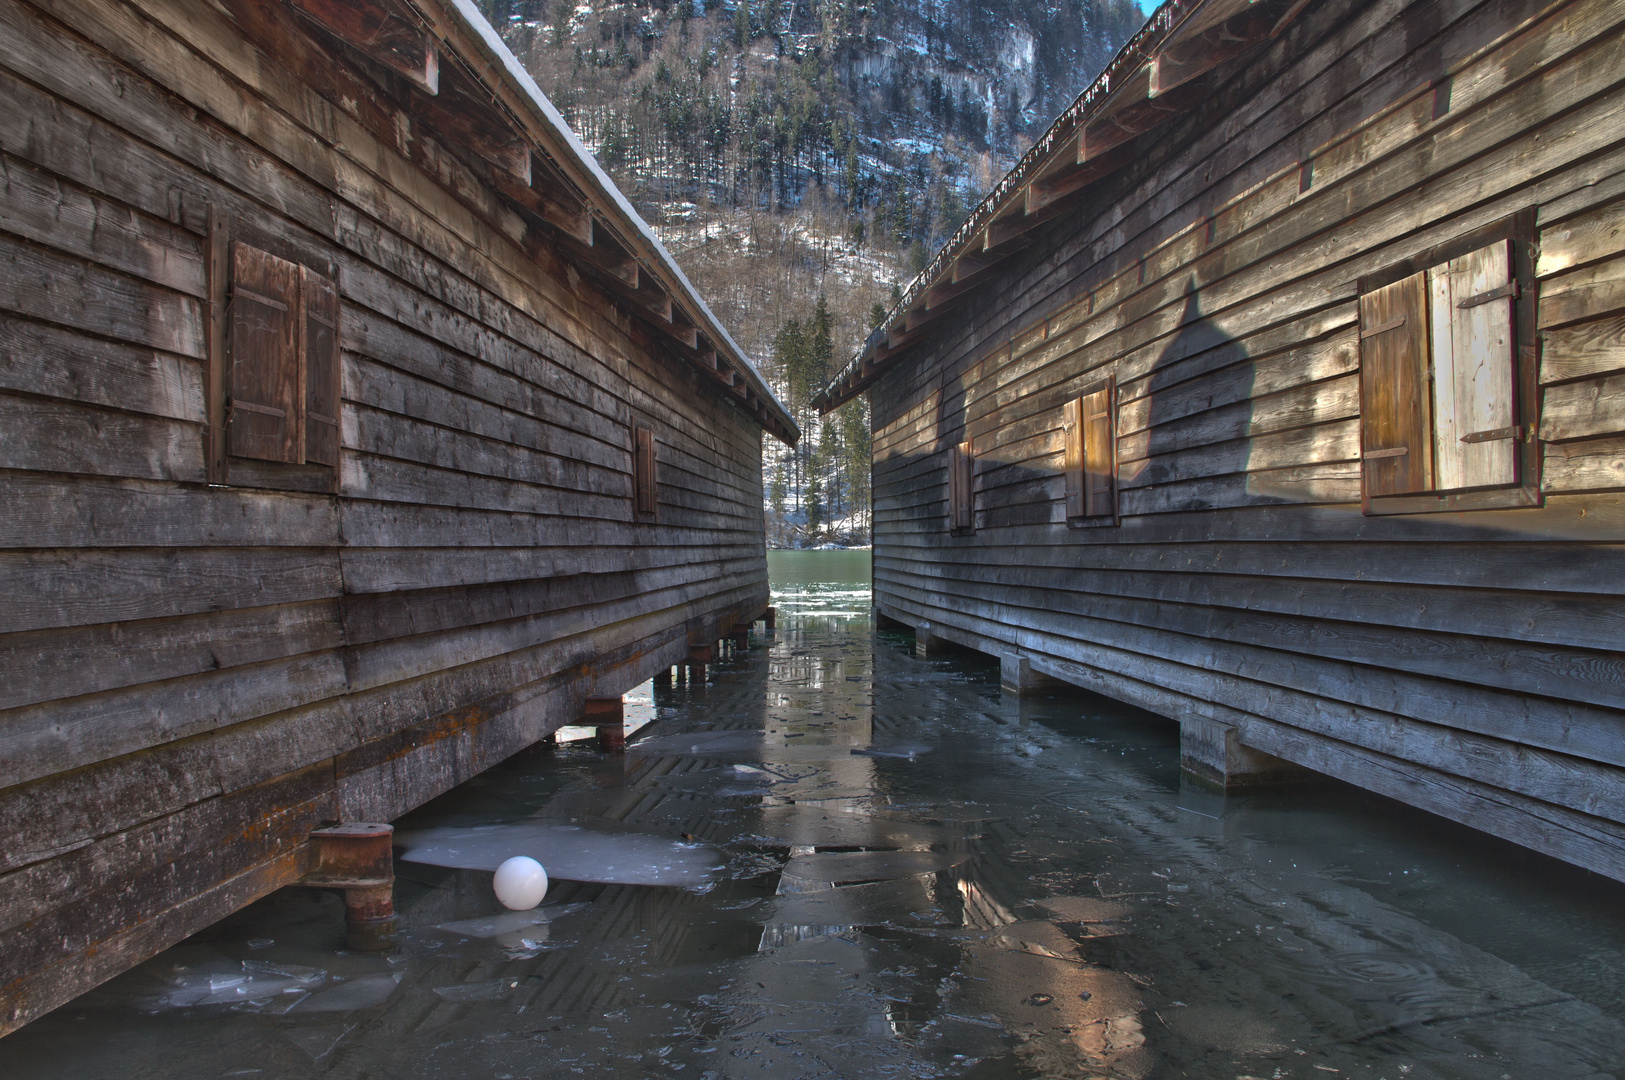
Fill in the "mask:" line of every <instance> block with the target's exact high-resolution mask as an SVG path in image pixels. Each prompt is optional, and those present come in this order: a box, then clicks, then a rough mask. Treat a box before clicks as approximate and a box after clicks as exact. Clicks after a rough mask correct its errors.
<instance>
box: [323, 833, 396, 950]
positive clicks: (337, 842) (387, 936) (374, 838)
mask: <svg viewBox="0 0 1625 1080" xmlns="http://www.w3.org/2000/svg"><path fill="white" fill-rule="evenodd" d="M394 833H395V827H394V826H393V825H384V824H379V823H376V822H365V821H352V822H346V823H345V824H343V825H334V826H332V827H331V828H327V829H317V830H316V831H315V832H313V833H311V834H310V838H311V840H312V841H313V842H314V843H315V844H316V869H314V870H312V871H311V872H310V873H309V874H307V875H306V876H305V880H304V882H303V884H306V885H311V886H315V887H318V888H324V889H343V890H344V929H345V938H346V940H347V941H348V942H349V945H350V948H352V949H356V950H358V951H365V952H376V951H378V950H381V949H388V948H390V947H391V946H392V945H393V944H394V939H395V855H394V851H393V850H392V849H391V840H392V837H393V836H394Z"/></svg>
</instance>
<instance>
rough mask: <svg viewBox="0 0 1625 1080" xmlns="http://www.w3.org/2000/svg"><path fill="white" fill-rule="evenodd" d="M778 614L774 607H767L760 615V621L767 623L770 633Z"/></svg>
mask: <svg viewBox="0 0 1625 1080" xmlns="http://www.w3.org/2000/svg"><path fill="white" fill-rule="evenodd" d="M778 614H779V613H778V610H777V609H776V608H768V609H767V611H766V612H765V613H764V614H763V615H762V621H763V622H765V623H766V624H767V629H768V631H769V632H770V633H771V632H772V630H773V628H774V626H775V625H776V624H777V622H778Z"/></svg>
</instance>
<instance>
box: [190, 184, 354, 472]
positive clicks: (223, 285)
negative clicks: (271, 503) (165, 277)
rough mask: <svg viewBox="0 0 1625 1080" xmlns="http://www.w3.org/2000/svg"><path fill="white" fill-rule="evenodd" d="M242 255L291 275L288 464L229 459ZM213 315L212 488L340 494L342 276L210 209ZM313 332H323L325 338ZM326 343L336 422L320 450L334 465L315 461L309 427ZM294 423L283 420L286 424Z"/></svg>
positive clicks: (209, 374) (324, 262)
mask: <svg viewBox="0 0 1625 1080" xmlns="http://www.w3.org/2000/svg"><path fill="white" fill-rule="evenodd" d="M239 247H241V248H245V249H249V250H251V251H254V252H258V253H260V254H263V255H267V256H271V257H273V258H275V259H278V260H281V261H283V262H285V263H289V264H291V265H292V266H293V267H294V281H293V287H292V300H293V303H292V304H290V305H289V311H288V313H287V314H288V316H289V318H290V319H291V328H292V335H293V344H292V349H293V354H292V356H291V357H290V358H289V359H288V362H289V363H291V364H293V365H295V367H296V375H297V382H298V387H297V392H296V394H295V395H294V398H293V401H294V403H295V405H296V413H297V415H296V416H294V417H292V418H291V423H292V426H293V427H294V429H295V430H294V434H293V436H292V440H293V442H292V446H293V452H292V453H291V454H290V455H289V457H287V458H280V459H279V458H272V457H262V456H252V455H242V454H235V453H232V451H231V447H232V443H233V436H232V432H231V429H230V423H231V419H232V406H233V404H234V402H233V389H234V388H233V386H232V382H233V370H232V369H233V367H234V365H235V363H236V361H237V357H236V356H235V354H234V350H235V348H236V345H235V338H234V334H235V331H234V325H233V323H234V314H233V304H234V303H235V302H236V298H235V290H236V288H237V285H236V282H235V276H236V274H235V271H236V264H237V259H236V255H235V252H236V250H237V249H238V248H239ZM207 267H208V309H207V318H206V326H205V342H206V351H207V357H208V363H207V371H206V375H205V395H206V397H205V408H206V410H207V415H206V423H205V425H204V433H203V434H204V449H205V456H206V458H207V465H208V481H209V483H210V484H214V485H218V486H226V485H229V486H233V487H254V488H266V489H270V490H275V491H303V492H312V493H327V494H332V493H336V492H337V491H338V489H339V472H340V468H339V465H340V461H341V459H342V456H343V433H342V424H343V418H342V413H343V398H344V393H343V384H344V374H343V371H344V361H343V350H342V347H341V345H340V329H339V328H340V324H341V323H342V321H343V311H344V305H343V298H342V292H341V290H340V286H339V268H338V266H337V265H336V264H335V263H333V262H332V261H330V260H329V259H327V258H326V257H325V256H324V255H323V254H322V253H321V252H320V251H317V250H314V249H312V248H310V247H308V246H306V245H304V244H302V243H300V242H298V241H297V240H295V239H293V238H291V237H287V236H284V235H281V234H277V233H272V232H269V231H268V230H266V229H264V228H260V227H257V226H256V225H255V224H254V223H252V222H249V221H247V220H244V219H241V218H238V217H236V216H235V215H231V214H228V213H226V212H224V211H222V210H221V209H220V208H219V207H217V206H211V207H210V208H209V217H208V236H207ZM316 290H321V291H323V292H324V294H325V295H324V296H323V298H322V299H323V301H324V304H323V306H325V307H327V308H328V313H327V314H329V315H330V316H331V321H330V320H329V318H327V317H325V316H312V313H311V311H310V310H309V308H310V304H309V302H308V301H309V296H307V292H309V293H310V294H311V295H314V293H315V291H316ZM316 324H319V325H320V326H324V327H325V328H326V330H327V331H328V333H327V334H326V335H325V338H324V337H323V335H322V332H321V330H320V329H317V326H316ZM313 334H315V335H316V336H317V337H318V338H322V339H323V340H324V343H325V348H326V351H328V353H329V355H330V359H331V370H330V371H329V372H328V379H325V380H323V384H324V385H323V387H321V388H314V389H325V390H326V394H325V395H320V396H326V397H331V399H332V404H333V407H334V415H333V416H332V417H331V418H329V419H330V420H331V421H332V423H331V424H330V425H322V427H323V430H324V432H326V431H327V430H328V429H329V428H330V435H329V436H328V437H327V438H326V439H324V441H326V442H328V445H327V446H326V447H323V448H320V449H321V450H322V451H323V452H325V454H326V456H330V457H332V459H333V460H332V461H331V462H323V461H319V460H312V459H311V454H310V449H311V447H310V439H309V437H308V435H307V427H308V425H307V419H308V416H309V415H310V413H311V405H312V401H311V398H312V390H313V388H312V387H311V385H310V383H309V379H308V376H309V365H310V356H309V350H310V346H311V343H312V335H313ZM289 420H290V418H288V417H287V416H286V415H284V421H285V422H288V421H289Z"/></svg>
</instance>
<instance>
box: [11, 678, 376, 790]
mask: <svg viewBox="0 0 1625 1080" xmlns="http://www.w3.org/2000/svg"><path fill="white" fill-rule="evenodd" d="M344 691H345V671H344V662H343V660H342V658H341V657H340V656H339V654H338V653H337V652H336V651H335V652H327V653H317V654H313V655H310V656H303V657H298V658H295V659H292V660H278V661H270V662H267V663H263V664H255V665H250V666H239V667H235V668H231V669H228V670H225V671H211V672H207V673H204V674H201V675H195V676H192V677H191V678H187V679H180V680H176V681H174V682H164V683H155V684H150V685H146V684H144V685H141V686H137V687H133V688H128V689H122V690H113V691H107V692H105V693H101V694H96V695H91V696H87V697H83V698H79V699H77V700H76V701H75V702H74V707H73V708H72V709H71V710H66V709H63V708H61V707H60V706H58V705H55V704H53V703H46V704H41V705H28V706H24V707H22V708H19V709H10V710H8V711H6V712H5V713H0V788H5V787H10V786H11V785H13V784H22V783H26V782H27V781H30V780H37V779H39V778H40V777H43V776H50V775H52V774H54V773H60V772H66V771H67V770H69V769H77V768H81V767H83V766H86V765H90V764H93V763H95V762H98V761H105V760H108V759H110V758H115V757H118V756H120V755H122V754H132V753H135V752H137V751H140V750H146V749H148V748H150V747H153V746H159V745H162V744H164V743H167V742H172V741H174V740H177V739H185V738H187V737H189V736H193V735H200V734H203V733H205V732H209V731H214V730H215V729H217V728H222V727H228V726H231V725H234V724H240V723H243V722H244V721H248V720H254V719H257V718H259V717H262V716H269V715H271V714H273V713H279V712H283V711H285V710H288V709H295V708H300V707H304V706H309V705H311V704H313V703H315V702H320V701H324V700H326V699H328V698H331V697H335V696H337V695H339V694H342V693H344Z"/></svg>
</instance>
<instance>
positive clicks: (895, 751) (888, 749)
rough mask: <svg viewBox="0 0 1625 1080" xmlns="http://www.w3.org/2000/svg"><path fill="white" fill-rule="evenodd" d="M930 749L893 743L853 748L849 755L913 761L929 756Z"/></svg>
mask: <svg viewBox="0 0 1625 1080" xmlns="http://www.w3.org/2000/svg"><path fill="white" fill-rule="evenodd" d="M931 750H932V748H931V747H929V746H926V745H925V744H924V743H894V744H892V745H889V746H867V747H855V748H854V749H853V750H852V751H851V753H853V754H856V755H858V756H859V757H880V758H903V759H904V760H907V761H913V760H914V759H915V758H917V757H919V756H920V755H921V754H929V753H930V752H931Z"/></svg>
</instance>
